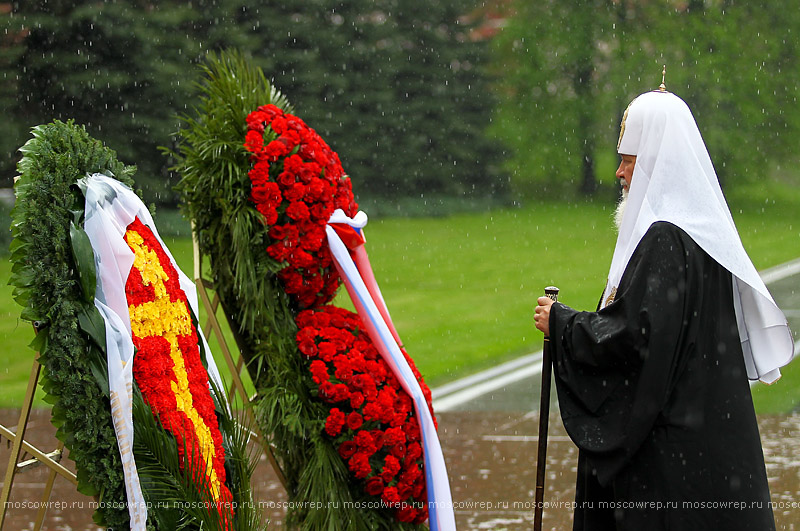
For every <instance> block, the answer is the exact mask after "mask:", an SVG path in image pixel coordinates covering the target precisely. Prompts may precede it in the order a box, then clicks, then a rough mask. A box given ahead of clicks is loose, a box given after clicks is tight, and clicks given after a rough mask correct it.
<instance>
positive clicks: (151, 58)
mask: <svg viewBox="0 0 800 531" xmlns="http://www.w3.org/2000/svg"><path fill="white" fill-rule="evenodd" d="M473 6H474V2H472V1H471V0H441V1H437V2H427V1H422V0H407V1H404V2H399V1H397V0H379V1H371V0H351V1H347V2H343V1H341V0H309V1H307V2H302V3H300V4H298V3H291V2H268V3H266V2H260V1H257V0H191V1H190V0H164V1H161V2H154V1H152V0H149V1H148V0H117V1H116V2H95V1H91V0H82V1H80V0H79V1H60V0H47V1H45V0H26V1H24V2H22V1H20V2H16V3H13V4H12V10H11V12H10V13H8V14H6V15H4V16H2V20H3V25H4V29H5V32H4V38H3V40H2V41H0V73H1V74H2V75H3V79H4V81H6V82H5V83H4V84H3V87H2V89H0V103H2V104H3V105H4V107H5V108H7V109H8V112H7V113H4V114H6V115H7V116H8V117H9V118H10V119H11V124H10V126H9V133H10V134H8V135H6V136H4V137H3V138H2V140H0V149H2V155H1V156H0V174H2V175H3V176H4V177H3V178H4V179H6V182H5V183H3V185H5V186H9V185H10V177H11V175H13V165H14V161H15V160H16V158H17V154H15V152H14V150H15V149H16V147H17V146H19V145H20V144H21V143H22V142H23V139H24V138H25V136H26V134H27V129H28V128H29V127H30V126H31V125H33V124H36V123H40V122H46V121H49V120H51V119H53V118H62V119H67V118H71V119H75V121H76V122H77V123H81V124H84V125H86V127H87V129H88V130H89V131H90V132H91V133H92V134H93V135H94V136H95V137H97V138H100V139H102V140H104V141H106V142H108V143H109V144H111V145H114V146H115V147H116V148H117V150H118V153H119V156H120V158H121V159H122V160H125V161H128V162H132V163H136V164H137V165H138V167H139V173H138V175H139V179H138V184H139V185H140V186H142V187H143V189H144V195H145V198H146V199H147V200H150V201H153V200H155V201H161V202H164V201H166V202H171V201H175V200H176V197H175V196H174V195H173V194H172V192H171V189H172V186H173V185H174V184H175V181H174V178H173V176H172V175H171V174H170V173H169V171H168V170H167V168H168V167H169V166H170V165H171V161H169V160H167V159H165V158H164V157H162V156H161V155H159V153H158V146H164V145H167V146H171V147H174V141H173V138H172V134H173V133H174V132H175V131H176V130H177V129H178V120H177V119H176V118H175V115H176V114H183V113H187V112H189V111H190V110H191V108H192V107H193V105H194V104H195V102H193V101H191V100H190V98H191V94H192V91H191V89H192V84H193V82H194V81H195V80H196V79H197V74H196V71H197V69H196V68H194V64H195V63H197V62H198V60H200V59H202V58H204V57H205V55H206V53H207V52H208V51H214V50H220V49H222V48H231V47H236V48H239V49H241V50H243V51H245V52H246V53H247V54H248V55H251V56H252V57H253V59H254V61H255V62H256V64H258V65H259V66H261V67H263V69H264V71H265V72H267V74H268V76H270V77H271V78H273V79H274V80H275V84H276V86H278V87H279V88H281V89H282V90H284V91H286V92H288V93H291V94H292V95H293V99H294V101H296V102H297V104H298V105H300V106H301V107H302V108H303V109H304V111H305V112H304V116H305V117H306V118H307V120H308V123H309V124H310V125H312V126H313V127H314V128H316V129H317V130H318V131H320V133H321V134H322V135H323V136H324V137H325V138H327V139H328V140H329V142H330V144H331V146H332V147H333V148H334V149H335V150H337V151H338V152H339V154H340V156H341V158H342V161H343V163H344V166H345V170H346V171H348V173H350V174H351V175H352V176H353V178H354V181H355V182H357V183H358V187H357V188H358V189H359V191H360V192H363V193H364V194H365V195H370V196H383V197H394V196H396V195H401V196H416V197H419V194H421V193H425V194H426V195H429V194H450V195H460V194H469V193H473V192H477V193H478V195H481V196H483V195H485V194H486V193H487V191H491V192H494V191H502V190H503V189H504V188H505V187H504V181H503V180H502V179H501V178H500V177H499V174H500V172H499V154H500V150H499V149H498V148H497V146H496V145H495V144H494V143H493V142H490V141H489V140H487V138H486V135H485V134H484V131H485V129H486V127H487V125H488V123H489V120H490V116H491V109H492V106H493V102H492V98H491V96H490V93H491V91H490V89H489V85H488V81H487V79H488V78H487V76H486V75H485V70H484V64H485V62H486V59H487V53H488V46H487V44H486V43H485V42H480V41H473V40H471V39H470V38H469V32H470V27H469V25H468V24H466V23H465V22H464V20H465V19H464V15H466V14H468V13H469V12H470V11H471V10H472V9H473Z"/></svg>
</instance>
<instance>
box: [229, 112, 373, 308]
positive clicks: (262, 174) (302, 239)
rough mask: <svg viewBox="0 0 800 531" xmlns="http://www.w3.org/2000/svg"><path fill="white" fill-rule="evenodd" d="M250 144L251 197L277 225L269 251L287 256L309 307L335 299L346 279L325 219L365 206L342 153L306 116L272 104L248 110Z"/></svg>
mask: <svg viewBox="0 0 800 531" xmlns="http://www.w3.org/2000/svg"><path fill="white" fill-rule="evenodd" d="M244 147H245V149H247V150H248V151H249V152H250V153H252V155H251V159H252V161H253V167H252V169H251V170H250V171H249V173H248V175H249V177H250V182H251V184H252V188H251V192H250V199H251V200H252V201H253V202H254V203H255V205H256V208H257V209H258V211H259V212H260V213H261V214H262V216H263V217H264V222H265V223H266V224H267V225H269V226H270V229H269V237H270V239H271V240H272V242H273V243H272V244H271V245H269V247H267V253H268V254H269V256H271V257H272V258H273V259H275V260H277V261H278V262H286V266H285V267H284V268H283V269H282V270H281V271H280V272H279V273H278V276H279V277H280V279H281V280H282V281H283V284H284V288H285V290H286V292H287V293H289V294H290V295H292V296H293V297H294V298H295V300H296V301H297V302H298V304H299V305H300V307H301V308H312V307H315V306H318V305H320V304H326V303H328V302H330V301H331V300H332V299H333V296H334V295H335V294H336V290H337V289H338V287H339V283H340V280H339V275H338V273H337V272H336V269H335V267H334V266H333V262H332V259H331V256H330V252H329V251H328V242H327V239H326V237H325V225H326V224H327V222H328V219H329V218H330V216H331V214H332V213H333V211H334V210H336V209H337V208H341V209H342V210H343V211H344V212H345V213H346V214H347V215H349V216H353V215H355V213H356V211H357V209H358V206H357V205H356V202H355V200H354V198H353V189H352V184H351V182H350V179H349V178H348V177H347V176H346V175H345V173H344V170H343V169H342V164H341V162H340V161H339V155H337V154H336V152H334V151H333V150H332V149H331V148H330V147H329V146H328V144H326V143H325V141H324V140H323V139H322V138H320V136H319V135H318V134H317V133H316V132H315V131H314V130H313V129H311V128H310V127H308V126H307V125H306V124H305V122H303V120H301V119H300V118H298V117H297V116H294V115H292V114H289V113H284V112H283V110H281V109H279V108H278V107H276V106H275V105H272V104H270V105H264V106H262V107H259V108H258V109H257V110H256V111H253V112H252V113H250V114H249V115H248V117H247V135H246V137H245V143H244Z"/></svg>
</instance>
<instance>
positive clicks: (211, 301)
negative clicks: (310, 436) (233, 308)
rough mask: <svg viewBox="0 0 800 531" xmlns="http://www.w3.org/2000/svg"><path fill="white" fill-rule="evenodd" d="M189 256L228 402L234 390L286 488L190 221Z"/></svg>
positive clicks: (236, 338) (235, 336)
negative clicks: (226, 374)
mask: <svg viewBox="0 0 800 531" xmlns="http://www.w3.org/2000/svg"><path fill="white" fill-rule="evenodd" d="M192 257H193V261H194V283H195V285H196V286H197V293H198V295H199V296H200V303H201V304H202V305H203V307H204V308H205V309H206V314H207V316H208V321H207V322H206V325H205V327H203V330H212V331H213V332H214V337H216V339H217V343H219V347H220V351H222V357H223V358H224V359H225V364H226V365H227V366H228V369H229V370H230V373H231V385H230V389H228V390H227V395H228V402H232V401H233V398H234V397H235V396H236V395H237V394H238V395H239V398H240V399H241V401H242V405H243V407H244V411H245V414H246V415H247V422H248V423H249V424H250V426H251V429H250V436H251V437H252V438H253V439H254V440H255V441H256V442H258V444H260V445H261V447H262V448H263V449H264V452H265V453H266V455H267V459H269V463H270V465H272V469H273V470H274V471H275V474H276V475H277V476H278V479H279V480H280V482H281V485H283V489H284V490H285V491H286V492H288V485H287V483H286V476H285V475H284V473H283V470H282V469H281V466H280V464H278V461H277V459H275V454H274V452H273V450H272V444H270V442H269V441H268V440H267V438H266V437H264V434H263V433H261V430H260V429H259V428H258V423H257V422H256V419H255V415H254V414H253V408H252V405H253V401H252V398H251V397H250V396H249V395H248V394H247V391H246V390H245V388H244V383H243V382H242V369H243V368H244V356H242V350H243V346H242V345H243V342H242V340H241V338H240V336H239V333H238V332H237V330H236V327H234V326H232V324H231V321H230V317H229V316H228V313H227V312H226V311H225V308H224V307H223V308H222V313H223V315H224V316H225V321H226V323H227V324H228V329H229V330H230V331H231V333H232V335H233V339H234V341H235V343H236V349H237V351H238V356H237V358H238V359H236V360H235V361H234V358H233V355H232V353H231V349H230V348H229V347H228V341H227V340H226V339H225V336H224V335H223V333H222V327H221V326H220V322H219V319H217V311H218V310H219V309H220V307H222V302H221V301H220V299H219V295H218V294H217V293H216V291H215V290H214V286H213V283H212V282H211V281H209V280H206V279H205V278H203V274H202V263H203V256H202V254H201V252H200V245H199V242H198V240H197V233H196V232H195V230H194V222H192ZM209 291H214V297H213V298H211V297H209ZM198 318H199V316H198Z"/></svg>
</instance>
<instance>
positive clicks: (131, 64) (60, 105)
mask: <svg viewBox="0 0 800 531" xmlns="http://www.w3.org/2000/svg"><path fill="white" fill-rule="evenodd" d="M239 4H240V2H235V1H229V2H226V6H225V8H224V9H223V8H222V7H219V6H217V3H215V2H211V1H202V0H201V1H199V2H198V1H195V2H189V1H185V0H184V1H179V0H165V1H162V2H148V1H144V0H126V1H118V2H95V1H89V0H84V1H74V0H69V1H61V0H26V1H24V2H16V3H14V4H12V10H11V12H10V13H8V14H7V15H5V16H4V17H3V26H4V29H5V39H4V41H3V44H2V46H0V50H2V54H0V68H2V71H3V77H4V81H7V83H6V84H5V86H4V88H3V92H2V93H1V94H0V101H2V103H3V104H4V105H7V106H8V107H7V110H8V112H7V113H6V112H4V114H7V117H8V118H11V124H12V127H11V131H10V132H11V134H9V135H6V136H4V139H3V143H2V145H0V147H2V149H3V155H2V159H0V170H2V175H3V178H4V180H6V181H5V182H4V183H3V185H4V186H9V185H10V182H9V181H10V177H11V176H12V175H13V164H14V160H15V158H16V154H15V152H14V150H15V149H16V147H17V146H19V145H20V144H21V143H22V142H23V139H24V138H25V136H26V135H27V129H28V128H29V127H31V126H33V125H35V124H37V123H42V122H47V121H50V120H52V119H53V118H60V119H74V120H75V121H76V122H77V123H80V124H83V125H85V126H86V127H87V129H88V131H89V132H90V133H91V134H92V135H93V136H95V137H97V138H100V139H102V140H104V141H106V142H108V143H109V144H111V145H114V146H115V147H117V150H118V153H119V156H120V158H121V159H122V160H125V161H128V162H131V163H136V164H137V166H138V167H139V179H138V184H139V185H140V186H142V187H143V188H144V189H145V197H146V199H148V200H151V201H153V200H154V201H170V200H172V199H173V197H172V192H171V186H172V184H174V183H172V182H171V181H170V178H169V173H168V171H167V169H166V168H167V166H168V164H169V161H167V160H165V159H164V157H163V156H161V155H160V154H159V152H158V146H159V145H164V144H168V143H170V135H171V134H172V133H173V132H174V131H175V130H176V129H177V127H178V120H177V118H176V116H175V115H176V113H177V112H179V111H182V110H185V109H186V108H187V107H188V106H189V105H190V103H191V102H189V101H188V98H189V97H190V95H191V94H192V79H193V76H194V68H193V63H195V62H197V61H198V60H199V59H200V58H202V57H204V56H205V51H206V50H207V48H208V47H209V46H211V47H213V46H221V45H231V44H238V45H242V44H244V42H243V41H242V40H241V38H243V37H244V36H245V34H244V33H241V32H237V31H230V29H231V26H232V25H233V24H234V23H235V22H236V20H237V19H236V18H235V17H234V16H229V17H225V16H222V15H223V14H222V13H221V11H225V12H228V13H231V14H238V13H239V12H240V10H239V11H237V9H236V6H238V5H239Z"/></svg>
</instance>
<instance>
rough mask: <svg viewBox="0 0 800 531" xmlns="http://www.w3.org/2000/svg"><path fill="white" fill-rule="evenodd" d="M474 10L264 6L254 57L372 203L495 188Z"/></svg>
mask: <svg viewBox="0 0 800 531" xmlns="http://www.w3.org/2000/svg"><path fill="white" fill-rule="evenodd" d="M474 5H475V3H474V2H471V1H465V0H443V1H438V2H429V1H419V0H407V1H404V2H398V1H396V0H378V1H373V0H352V1H348V2H342V1H340V0H314V1H312V2H304V3H303V4H302V5H299V4H292V3H275V4H272V5H271V6H269V7H262V8H260V9H259V10H258V11H259V17H258V18H259V20H260V21H261V24H262V27H261V28H259V31H258V33H259V35H261V36H262V38H263V41H262V42H263V44H262V46H261V47H260V49H261V50H262V51H263V54H264V55H260V54H254V55H255V59H256V60H257V61H258V64H259V65H260V66H261V67H262V68H263V69H264V71H265V72H267V73H268V75H270V76H271V77H272V79H273V81H274V83H275V85H276V86H277V87H279V88H280V89H281V90H282V91H283V92H285V93H288V94H292V101H293V103H294V104H295V105H297V106H298V108H302V109H303V114H304V117H305V118H306V121H307V122H308V123H309V124H310V125H311V126H312V127H314V128H315V129H316V130H317V131H319V132H320V134H321V135H322V136H323V137H324V138H326V139H328V142H329V143H330V145H331V146H332V147H333V148H334V149H335V150H336V151H337V152H338V153H339V155H340V157H341V159H342V162H343V165H344V168H345V171H347V172H348V173H349V174H350V175H351V177H352V178H353V181H354V184H355V186H354V189H356V190H357V192H358V193H359V194H362V195H368V196H383V197H392V196H394V195H398V194H399V195H415V196H417V197H419V194H421V193H425V194H426V195H427V194H449V195H461V194H470V193H473V192H477V193H478V194H481V195H484V194H486V193H487V192H495V191H500V192H502V191H503V190H504V189H505V184H504V181H503V179H502V178H501V177H500V172H499V168H498V164H499V155H500V152H501V151H500V149H499V148H498V147H497V146H496V145H495V144H494V143H492V142H490V141H489V140H488V139H487V138H486V136H485V135H484V132H485V130H486V127H487V126H488V123H489V120H490V116H491V109H492V105H493V101H492V98H491V92H490V87H489V84H488V77H487V75H486V72H485V64H486V61H487V53H488V46H487V44H486V43H485V42H479V41H473V40H471V39H470V29H471V28H470V25H469V24H467V23H466V22H465V18H464V16H465V15H467V14H468V13H470V11H471V10H472V9H473V8H474Z"/></svg>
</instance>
